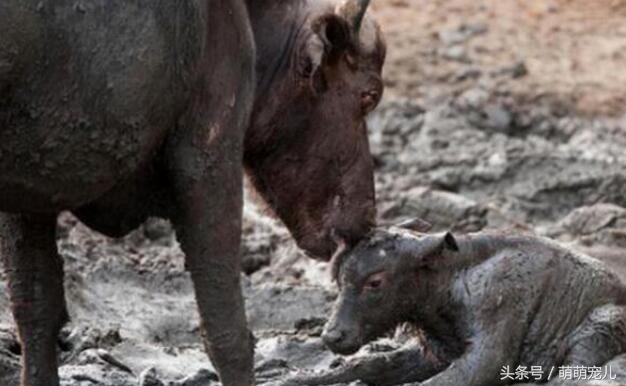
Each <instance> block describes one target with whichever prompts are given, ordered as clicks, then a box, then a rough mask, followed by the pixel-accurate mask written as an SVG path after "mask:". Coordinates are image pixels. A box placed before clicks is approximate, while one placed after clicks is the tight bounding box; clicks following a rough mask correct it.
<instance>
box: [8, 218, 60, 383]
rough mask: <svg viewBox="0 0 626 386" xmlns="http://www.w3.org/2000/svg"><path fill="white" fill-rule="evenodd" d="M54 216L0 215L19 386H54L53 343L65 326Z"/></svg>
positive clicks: (54, 353)
mask: <svg viewBox="0 0 626 386" xmlns="http://www.w3.org/2000/svg"><path fill="white" fill-rule="evenodd" d="M55 228H56V216H53V215H46V216H25V215H9V214H2V213H0V242H1V247H0V255H2V259H3V261H4V265H5V270H6V274H7V276H8V280H9V297H10V300H11V306H12V311H13V316H14V318H15V322H16V324H17V330H18V334H19V339H20V342H21V345H22V386H58V384H59V377H58V374H57V351H56V342H57V336H58V333H59V330H60V329H61V327H62V325H63V324H64V323H65V322H66V321H67V311H66V306H65V298H64V294H63V264H62V261H61V258H60V256H59V255H58V252H57V247H56V241H55Z"/></svg>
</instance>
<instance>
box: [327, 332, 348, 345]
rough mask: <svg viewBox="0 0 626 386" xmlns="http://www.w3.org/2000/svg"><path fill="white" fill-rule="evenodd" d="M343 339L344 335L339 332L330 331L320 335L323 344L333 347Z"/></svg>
mask: <svg viewBox="0 0 626 386" xmlns="http://www.w3.org/2000/svg"><path fill="white" fill-rule="evenodd" d="M343 338H344V334H343V332H341V331H338V330H330V331H325V332H324V334H322V340H324V343H326V344H328V345H334V344H337V343H340V342H341V341H342V340H343Z"/></svg>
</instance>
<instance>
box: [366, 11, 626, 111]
mask: <svg viewBox="0 0 626 386" xmlns="http://www.w3.org/2000/svg"><path fill="white" fill-rule="evenodd" d="M373 3H374V9H375V11H376V14H377V16H378V17H379V19H380V20H381V21H382V24H383V28H384V31H385V33H386V34H387V42H388V44H389V60H388V62H387V66H386V78H387V85H388V86H389V89H388V91H389V93H390V94H393V95H402V96H410V97H417V98H420V99H421V98H431V97H433V96H438V95H442V94H449V93H451V92H456V91H459V90H463V89H464V88H466V87H467V86H468V84H472V83H474V82H493V83H496V84H501V83H503V82H504V83H507V84H508V85H507V87H510V89H511V90H512V91H513V92H514V93H515V94H517V95H519V97H523V98H528V99H533V98H535V97H537V96H541V95H550V96H552V97H553V98H555V99H557V100H560V101H563V102H566V103H571V104H572V105H573V106H575V107H576V109H578V110H579V111H581V112H583V113H587V114H596V113H601V114H622V113H623V112H624V109H625V106H626V72H625V71H624V70H623V69H624V65H626V23H625V22H624V21H625V20H626V2H625V1H623V0H599V1H585V0H545V1H544V0H530V1H516V0H514V1H468V0H437V1H430V0H391V1H381V2H373ZM507 73H509V74H515V75H516V76H515V77H514V79H509V80H502V79H500V75H502V74H507Z"/></svg>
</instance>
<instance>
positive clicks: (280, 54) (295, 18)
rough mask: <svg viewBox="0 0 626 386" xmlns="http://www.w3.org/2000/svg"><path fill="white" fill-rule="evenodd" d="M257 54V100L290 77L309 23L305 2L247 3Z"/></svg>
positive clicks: (261, 0) (255, 0)
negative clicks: (303, 32)
mask: <svg viewBox="0 0 626 386" xmlns="http://www.w3.org/2000/svg"><path fill="white" fill-rule="evenodd" d="M247 5H248V13H249V15H250V22H251V24H252V29H253V31H254V36H255V44H256V51H257V54H256V55H257V64H256V72H257V88H256V99H257V100H263V97H264V96H267V94H268V93H269V91H270V90H271V89H272V86H273V85H275V84H276V83H277V82H279V81H280V80H281V79H283V78H284V77H285V76H288V71H289V69H290V67H291V61H292V57H293V56H294V52H295V50H297V49H298V40H299V39H300V35H301V31H302V30H303V27H304V24H305V23H306V22H307V20H306V12H305V9H306V2H305V1H303V0H295V1H267V0H247Z"/></svg>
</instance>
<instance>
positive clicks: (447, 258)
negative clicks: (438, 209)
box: [416, 232, 459, 270]
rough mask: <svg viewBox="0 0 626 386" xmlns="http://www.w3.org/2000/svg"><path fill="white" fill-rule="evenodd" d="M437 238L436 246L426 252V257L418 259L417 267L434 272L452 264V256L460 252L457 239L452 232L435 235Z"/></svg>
mask: <svg viewBox="0 0 626 386" xmlns="http://www.w3.org/2000/svg"><path fill="white" fill-rule="evenodd" d="M433 236H434V237H436V238H437V239H436V241H435V243H434V245H433V246H432V247H431V248H430V251H425V252H424V255H422V256H419V257H417V261H416V263H417V266H418V267H425V268H429V269H433V270H437V269H439V268H442V267H445V266H447V265H448V264H451V263H452V261H453V260H452V259H453V257H452V256H451V254H453V253H455V252H458V251H459V245H458V244H457V242H456V238H455V237H454V236H453V235H452V233H450V232H446V233H443V234H438V235H433Z"/></svg>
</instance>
